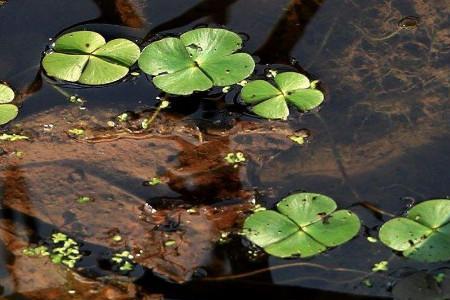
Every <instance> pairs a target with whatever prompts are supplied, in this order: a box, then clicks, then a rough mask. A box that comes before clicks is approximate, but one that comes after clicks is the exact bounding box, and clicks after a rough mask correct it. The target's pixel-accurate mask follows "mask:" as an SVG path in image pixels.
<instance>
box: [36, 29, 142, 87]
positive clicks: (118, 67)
mask: <svg viewBox="0 0 450 300" xmlns="http://www.w3.org/2000/svg"><path fill="white" fill-rule="evenodd" d="M139 55H140V49H139V47H138V46H137V45H136V44H135V43H133V42H131V41H129V40H126V39H114V40H111V41H109V42H106V41H105V39H104V38H103V36H101V35H100V34H98V33H96V32H93V31H76V32H71V33H67V34H64V35H62V36H61V37H59V38H58V39H57V40H56V42H55V44H54V46H53V52H50V53H48V54H46V55H45V56H44V59H43V60H42V66H43V68H44V70H45V71H46V72H47V74H48V75H49V76H51V77H55V78H57V79H61V80H65V81H70V82H79V83H83V84H87V85H101V84H107V83H111V82H115V81H117V80H119V79H121V78H123V77H125V76H126V75H127V74H128V72H129V68H130V67H131V66H132V65H133V64H134V63H135V62H136V61H137V59H138V58H139Z"/></svg>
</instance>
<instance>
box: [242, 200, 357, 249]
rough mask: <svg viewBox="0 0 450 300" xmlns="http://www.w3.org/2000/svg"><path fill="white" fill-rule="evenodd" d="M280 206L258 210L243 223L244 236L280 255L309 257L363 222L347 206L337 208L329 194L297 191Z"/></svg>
mask: <svg viewBox="0 0 450 300" xmlns="http://www.w3.org/2000/svg"><path fill="white" fill-rule="evenodd" d="M277 210H278V212H276V211H273V210H264V211H260V212H255V213H254V214H252V215H251V216H249V217H248V218H247V219H246V220H245V223H244V234H245V236H246V237H247V238H248V239H249V240H250V241H252V242H253V243H255V244H256V245H258V246H260V247H262V248H264V250H265V251H266V252H267V253H269V254H271V255H274V256H278V257H283V258H284V257H309V256H313V255H317V254H319V253H321V252H323V251H325V250H326V249H327V248H329V247H336V246H338V245H340V244H343V243H345V242H347V241H349V240H350V239H352V238H353V237H354V236H355V235H356V234H357V233H358V232H359V228H360V226H361V224H360V221H359V218H358V217H357V216H356V215H355V214H353V213H352V212H350V211H348V210H338V211H335V210H336V203H335V202H334V201H333V200H332V199H331V198H329V197H327V196H324V195H320V194H313V193H298V194H293V195H291V196H289V197H286V198H284V199H283V200H281V201H280V202H279V203H278V204H277Z"/></svg>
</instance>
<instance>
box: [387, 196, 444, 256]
mask: <svg viewBox="0 0 450 300" xmlns="http://www.w3.org/2000/svg"><path fill="white" fill-rule="evenodd" d="M380 240H381V241H382V242H383V243H384V244H385V245H387V246H388V247H390V248H392V249H394V250H397V251H402V252H403V255H404V256H406V257H410V258H412V259H415V260H419V261H425V262H437V261H446V260H449V259H450V200H444V199H438V200H429V201H425V202H422V203H420V204H418V205H416V206H414V207H413V208H412V209H410V210H409V212H408V214H407V215H406V217H400V218H395V219H392V220H390V221H388V222H386V223H385V224H384V225H383V226H382V227H381V229H380Z"/></svg>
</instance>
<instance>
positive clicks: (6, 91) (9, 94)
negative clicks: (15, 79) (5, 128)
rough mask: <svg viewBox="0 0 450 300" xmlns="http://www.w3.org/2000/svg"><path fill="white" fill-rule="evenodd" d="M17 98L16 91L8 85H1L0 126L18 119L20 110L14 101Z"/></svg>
mask: <svg viewBox="0 0 450 300" xmlns="http://www.w3.org/2000/svg"><path fill="white" fill-rule="evenodd" d="M14 97H15V94H14V91H13V90H12V89H11V88H10V87H9V86H7V85H6V84H2V83H0V125H4V124H6V123H8V122H10V121H12V120H14V119H15V118H16V117H17V114H18V113H19V109H18V108H17V106H15V105H14V104H10V103H9V102H11V101H13V100H14Z"/></svg>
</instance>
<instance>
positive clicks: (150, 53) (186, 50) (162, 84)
mask: <svg viewBox="0 0 450 300" xmlns="http://www.w3.org/2000/svg"><path fill="white" fill-rule="evenodd" d="M241 48H242V39H241V37H240V36H239V35H237V34H236V33H234V32H231V31H228V30H225V29H220V28H199V29H195V30H191V31H188V32H186V33H184V34H182V35H181V36H180V37H179V38H175V37H168V38H164V39H162V40H159V41H156V42H153V43H151V44H150V45H148V46H147V47H146V48H145V49H144V50H143V51H142V55H141V57H140V58H139V67H140V68H141V69H142V71H144V72H145V73H147V74H149V75H152V76H154V78H153V83H154V84H155V86H156V87H157V88H159V89H161V90H163V91H164V92H166V93H170V94H175V95H190V94H192V93H193V92H195V91H206V90H208V89H210V88H212V87H213V86H229V85H232V84H236V83H238V82H240V81H242V80H243V79H245V78H247V77H248V76H249V75H250V74H251V73H252V72H253V70H254V68H255V62H254V61H253V58H252V57H251V56H250V55H249V54H246V53H236V51H238V50H240V49H241Z"/></svg>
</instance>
